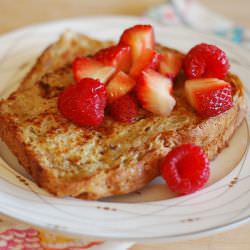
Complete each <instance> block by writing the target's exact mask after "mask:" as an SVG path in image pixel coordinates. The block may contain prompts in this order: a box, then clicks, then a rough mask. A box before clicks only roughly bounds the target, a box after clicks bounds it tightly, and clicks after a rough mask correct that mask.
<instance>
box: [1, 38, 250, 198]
mask: <svg viewBox="0 0 250 250" xmlns="http://www.w3.org/2000/svg"><path fill="white" fill-rule="evenodd" d="M84 39H86V38H84ZM79 40H80V41H79V43H80V42H81V38H79ZM89 41H91V40H89ZM75 42H76V43H77V40H75ZM99 43H100V44H99V45H98V46H97V47H99V46H100V47H101V46H102V45H103V46H106V43H103V44H102V42H99ZM76 46H78V45H76ZM79 47H81V46H79ZM90 47H91V46H90ZM52 48H53V46H52ZM70 48H71V46H69V47H68V49H69V50H70ZM57 49H58V48H55V47H54V48H53V49H52V51H51V49H49V51H50V53H52V54H53V51H54V52H55V55H58V54H57ZM157 50H158V51H159V52H161V53H164V51H165V52H166V51H168V50H170V49H168V48H166V47H163V46H160V45H157ZM79 51H80V52H81V51H82V50H81V49H80V50H79ZM46 53H47V52H45V53H44V54H43V56H42V57H44V58H46ZM64 53H66V54H67V49H66V51H65V52H64ZM74 53H75V54H79V53H78V51H76V52H74ZM84 53H86V54H91V53H92V51H91V52H89V51H88V49H85V50H84ZM175 53H179V52H177V51H175ZM75 54H74V55H75ZM73 57H74V56H72V57H67V60H65V61H64V60H63V59H62V58H63V57H61V54H60V53H59V56H55V57H53V56H52V57H51V59H49V61H50V60H55V61H56V60H58V62H59V64H58V65H60V66H62V65H64V66H63V67H60V66H59V67H57V66H55V65H57V64H56V63H55V62H54V63H53V66H51V67H52V68H53V69H52V70H51V68H50V67H49V70H48V71H49V73H47V74H45V75H43V74H44V73H45V72H47V70H44V69H43V66H42V65H44V62H43V63H41V60H40V61H39V60H38V63H37V65H35V67H34V68H33V71H32V72H33V73H32V72H31V73H30V74H29V75H30V76H29V77H28V79H31V80H28V81H27V78H26V80H24V81H23V83H22V85H21V87H20V89H19V90H18V91H16V92H15V93H13V94H12V95H11V96H10V97H9V98H8V99H7V100H2V101H1V102H0V136H1V138H2V139H3V140H4V141H5V143H6V144H7V145H8V146H9V148H10V149H11V150H12V152H13V153H14V154H15V155H16V157H17V158H18V160H19V161H20V163H21V164H22V165H23V166H24V168H25V169H26V170H27V171H28V172H29V173H30V174H31V176H32V177H33V179H34V180H35V181H36V182H37V184H38V185H39V186H41V187H43V188H45V189H46V190H48V191H49V192H51V193H53V194H54V195H56V196H60V197H63V196H74V197H77V196H81V197H84V198H86V199H99V198H104V197H108V196H112V195H119V194H127V193H130V192H132V191H135V190H137V189H139V188H141V187H143V186H145V185H146V184H147V183H148V182H150V181H151V180H152V179H153V178H155V177H156V176H158V175H159V169H158V163H159V161H160V159H161V158H162V156H164V155H165V154H166V153H167V152H169V151H170V150H171V149H172V148H173V147H174V146H176V145H179V144H182V143H195V144H197V145H199V146H201V147H202V148H203V149H204V150H205V152H206V154H207V155H208V158H209V159H210V160H212V159H214V157H215V156H216V155H217V154H218V153H219V152H220V150H222V149H223V148H224V147H225V146H226V145H227V142H228V140H229V139H230V137H231V136H232V135H233V133H234V131H235V130H236V129H237V127H238V126H239V125H240V123H241V122H242V121H243V119H244V117H245V114H246V109H247V107H246V100H245V96H244V91H243V87H242V84H241V82H240V80H239V78H238V77H237V76H235V75H233V74H229V75H228V76H227V79H226V80H227V81H228V82H230V83H231V84H232V85H233V87H234V90H235V91H234V96H233V102H234V106H233V107H232V108H231V109H230V110H228V111H227V112H225V113H223V114H220V115H218V116H216V117H212V118H209V119H202V118H201V117H199V116H198V115H197V114H196V113H195V112H194V111H193V109H192V108H191V107H190V105H189V104H188V103H187V101H186V98H185V96H184V91H183V78H182V77H181V76H180V77H179V78H178V79H177V82H176V83H175V87H174V96H175V98H176V102H177V104H176V107H175V108H174V110H173V111H172V113H171V115H170V116H168V117H161V116H155V115H153V114H151V113H150V112H147V111H145V110H140V111H139V117H138V119H137V121H136V122H134V123H132V124H122V123H119V122H116V121H114V120H113V119H112V118H110V117H109V116H106V117H105V121H104V123H103V124H102V125H101V126H99V127H97V128H86V127H79V126H76V125H74V124H73V123H71V122H69V121H68V120H66V119H65V118H64V117H63V116H62V115H61V114H60V113H59V111H58V109H57V99H58V94H59V93H60V92H61V91H62V90H63V89H64V87H65V86H67V85H69V84H71V83H72V82H73V74H72V72H71V65H70V60H71V59H72V58H73ZM49 58H50V56H49ZM44 61H46V59H44ZM45 64H46V63H45ZM33 74H34V76H33ZM42 75H43V76H42ZM41 76H42V77H41ZM33 79H35V80H33Z"/></svg>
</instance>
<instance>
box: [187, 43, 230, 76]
mask: <svg viewBox="0 0 250 250" xmlns="http://www.w3.org/2000/svg"><path fill="white" fill-rule="evenodd" d="M228 69H229V61H228V59H227V56H226V53H225V52H224V51H222V50H221V49H219V48H218V47H216V46H215V45H209V44H206V43H201V44H198V45H196V46H194V47H193V48H192V49H191V50H190V51H189V52H188V54H187V55H186V57H185V59H184V71H185V74H186V76H187V78H188V79H194V78H202V77H207V78H209V77H215V78H219V79H222V80H223V79H224V78H225V76H226V75H227V72H228Z"/></svg>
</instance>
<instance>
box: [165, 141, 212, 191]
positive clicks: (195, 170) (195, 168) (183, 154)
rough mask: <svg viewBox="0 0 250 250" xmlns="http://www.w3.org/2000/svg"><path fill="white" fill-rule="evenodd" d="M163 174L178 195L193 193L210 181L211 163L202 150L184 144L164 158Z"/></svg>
mask: <svg viewBox="0 0 250 250" xmlns="http://www.w3.org/2000/svg"><path fill="white" fill-rule="evenodd" d="M161 174H162V177H163V178H164V179H165V181H166V182H167V184H168V186H169V188H170V189H171V190H172V191H174V192H176V193H178V194H189V193H193V192H195V191H197V190H198V189H200V188H202V187H203V186H204V185H205V183H206V182H207V181H208V178H209V174H210V169H209V161H208V158H207V156H206V155H205V153H204V151H203V150H202V148H200V147H198V146H196V145H193V144H183V145H180V146H177V147H175V148H174V149H173V150H172V151H171V152H169V153H168V154H167V156H166V157H165V158H164V160H163V162H162V164H161Z"/></svg>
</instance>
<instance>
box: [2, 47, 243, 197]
mask: <svg viewBox="0 0 250 250" xmlns="http://www.w3.org/2000/svg"><path fill="white" fill-rule="evenodd" d="M158 48H159V49H160V50H169V49H167V48H164V47H162V46H159V45H158ZM174 53H179V52H174ZM45 54H46V53H45ZM60 60H61V59H60ZM45 61H46V60H45ZM41 65H43V63H42V64H41ZM35 71H37V69H35ZM38 71H39V72H40V70H38ZM60 71H61V70H60V69H59V73H58V74H59V76H62V75H61V74H64V73H65V72H66V73H67V69H63V72H64V73H63V72H61V73H60ZM33 73H34V71H33ZM31 74H32V73H31ZM38 75H39V74H38ZM56 76H57V75H53V74H52V75H50V74H49V75H46V76H45V77H43V80H42V81H41V82H40V83H39V84H40V85H39V86H40V88H39V89H42V90H43V92H44V93H43V95H45V97H46V98H52V99H53V98H54V97H55V96H56V95H57V94H54V93H55V90H54V89H53V87H55V86H56V87H58V85H57V82H58V80H56ZM39 77H40V76H39ZM67 77H69V78H71V76H70V75H68V74H67ZM63 78H66V76H65V77H64V76H63ZM228 81H229V82H231V83H232V85H234V86H235V89H236V92H235V95H234V107H233V108H231V109H230V110H229V111H227V112H225V113H223V114H221V115H219V116H217V117H214V118H209V119H206V120H201V119H200V118H199V117H195V115H194V114H192V111H190V112H189V113H188V114H187V113H185V114H187V115H193V116H194V117H193V118H194V119H193V120H194V122H193V123H190V124H187V125H185V126H182V127H181V128H180V129H177V130H171V131H170V130H166V131H163V132H160V133H159V134H157V136H156V137H157V138H158V139H157V138H155V139H156V140H159V147H163V148H162V149H161V150H159V151H157V150H156V149H154V148H152V149H151V150H150V149H147V151H145V153H144V154H142V156H141V158H140V159H139V160H138V161H137V162H128V163H127V165H125V166H124V165H123V166H121V165H116V166H112V167H111V166H110V168H105V169H103V170H102V169H101V170H98V171H95V172H94V173H93V174H92V175H90V176H86V175H85V174H83V173H79V174H78V175H76V176H73V177H72V176H67V175H66V176H63V177H62V176H60V174H58V171H56V170H55V169H53V168H50V167H48V166H47V165H46V164H45V163H44V162H42V161H41V160H40V159H39V156H38V155H37V153H36V152H34V150H33V148H32V145H29V144H28V143H25V142H24V137H23V136H24V135H23V134H22V131H21V128H20V127H19V126H18V125H17V122H16V120H15V117H14V116H13V115H12V116H11V115H8V114H6V113H4V112H0V137H1V138H2V139H3V140H4V141H5V143H6V144H7V145H8V146H9V148H10V149H11V150H12V152H13V153H14V154H15V155H16V157H17V158H18V160H19V161H20V163H21V164H22V165H23V166H24V167H25V169H26V170H27V171H28V172H29V173H30V174H31V175H32V177H33V178H34V180H35V181H36V182H37V183H38V185H39V186H41V187H43V188H45V189H46V190H48V191H49V192H51V193H53V194H55V195H57V196H60V197H63V196H68V195H70V196H79V197H81V198H85V199H99V198H103V197H108V196H111V195H118V194H126V193H130V192H132V191H135V190H137V189H139V188H142V187H143V186H145V185H146V184H147V183H148V182H150V181H151V180H152V179H153V178H155V177H156V176H157V175H158V174H159V169H158V163H159V160H160V158H161V156H162V155H163V154H165V153H166V152H168V151H169V150H171V148H172V147H174V146H175V145H178V144H181V143H196V144H197V145H200V146H201V147H203V149H204V150H205V152H206V153H207V155H208V157H209V159H213V158H214V157H215V156H216V155H217V154H218V153H219V152H220V150H222V149H223V148H224V147H225V146H226V145H227V143H228V140H229V139H230V137H231V136H232V135H233V133H234V131H235V130H236V129H237V127H238V126H239V125H240V123H241V122H242V121H243V119H244V117H245V114H246V109H247V107H246V100H245V97H244V92H243V87H242V84H241V82H240V80H239V79H238V78H237V77H236V76H234V75H229V76H228ZM54 82H55V86H54V85H53V84H54ZM47 83H49V84H51V86H49V89H47V87H48V86H47V85H46V84H47ZM60 83H62V82H61V81H60ZM31 85H33V83H32V84H31V82H30V81H29V83H28V84H27V85H26V86H25V87H24V88H27V87H31ZM51 87H52V89H51ZM39 89H38V90H39ZM51 90H53V91H51ZM20 93H21V92H20ZM32 93H33V92H32ZM16 95H19V93H18V92H17V93H16ZM11 98H12V99H14V101H15V98H16V97H15V95H12V97H11ZM177 99H178V98H177ZM179 99H180V100H179ZM179 99H178V100H179V101H177V107H176V110H175V111H174V113H175V115H176V114H177V115H176V116H177V117H178V114H179V113H180V114H182V113H184V112H186V111H187V110H186V109H185V105H186V104H185V100H183V99H185V98H183V97H180V98H179ZM4 103H5V101H2V104H4ZM0 107H1V103H0ZM17 107H18V106H17ZM182 109H183V110H184V111H182ZM0 111H1V110H0ZM178 112H179V113H178ZM165 119H168V118H165ZM152 122H153V121H151V120H150V119H149V125H152ZM108 128H109V129H108ZM107 129H108V130H107ZM101 130H102V131H101ZM100 131H101V132H100V133H102V134H103V135H106V136H107V135H108V134H112V128H110V127H109V126H107V128H105V127H103V128H100ZM85 132H86V131H85ZM85 132H84V133H85ZM151 139H152V138H151Z"/></svg>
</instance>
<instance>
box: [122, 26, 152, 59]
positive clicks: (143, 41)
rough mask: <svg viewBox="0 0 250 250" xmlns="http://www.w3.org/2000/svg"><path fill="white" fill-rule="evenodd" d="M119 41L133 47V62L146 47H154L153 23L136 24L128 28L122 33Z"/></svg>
mask: <svg viewBox="0 0 250 250" xmlns="http://www.w3.org/2000/svg"><path fill="white" fill-rule="evenodd" d="M119 43H120V44H123V45H128V46H130V47H131V53H132V62H135V61H136V60H137V58H138V57H139V56H140V55H141V54H142V53H143V51H144V50H145V49H147V48H149V49H154V46H155V37H154V30H153V27H152V26H151V25H135V26H133V27H131V28H129V29H126V30H125V31H124V32H123V33H122V35H121V38H120V42H119Z"/></svg>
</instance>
